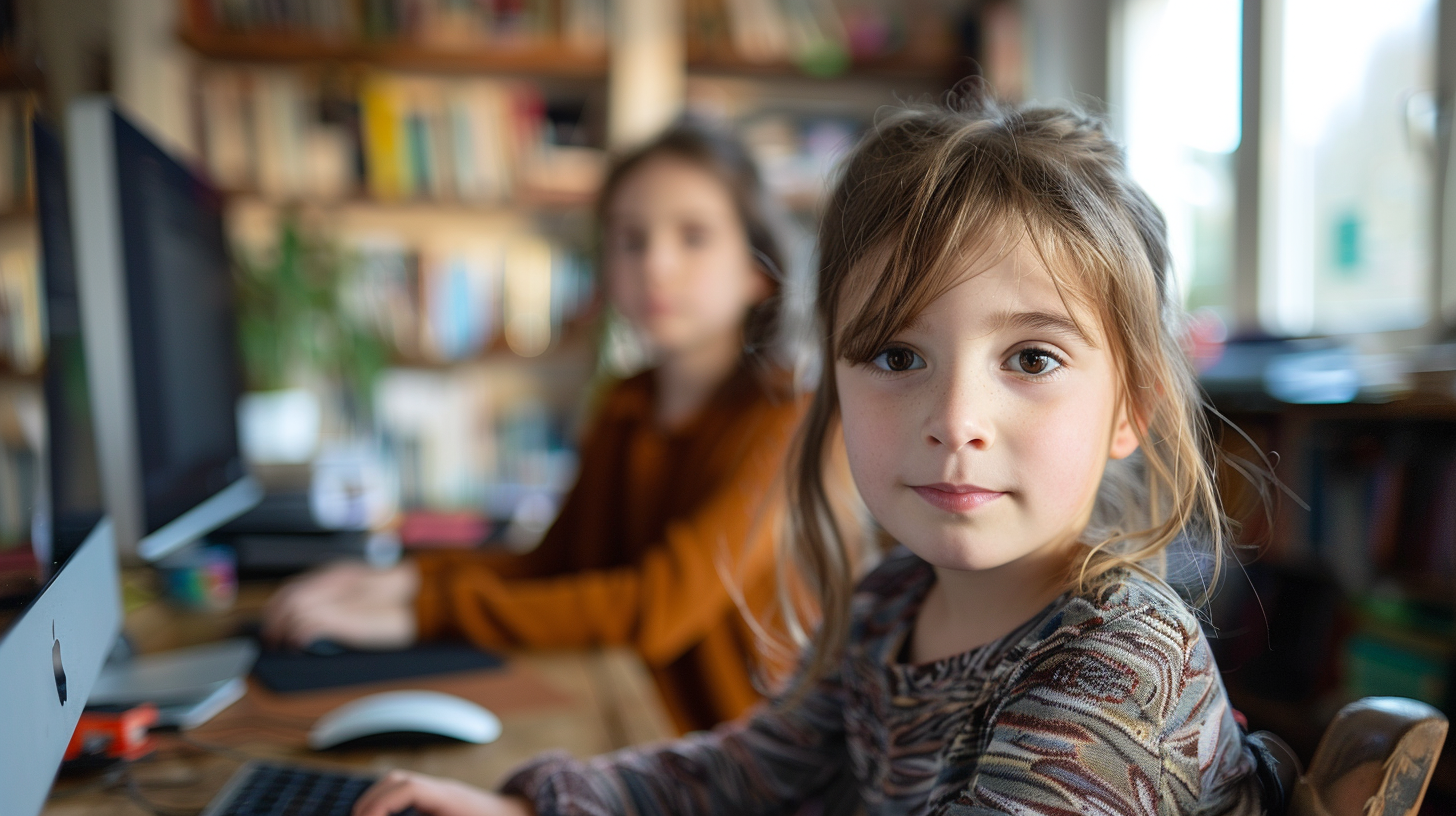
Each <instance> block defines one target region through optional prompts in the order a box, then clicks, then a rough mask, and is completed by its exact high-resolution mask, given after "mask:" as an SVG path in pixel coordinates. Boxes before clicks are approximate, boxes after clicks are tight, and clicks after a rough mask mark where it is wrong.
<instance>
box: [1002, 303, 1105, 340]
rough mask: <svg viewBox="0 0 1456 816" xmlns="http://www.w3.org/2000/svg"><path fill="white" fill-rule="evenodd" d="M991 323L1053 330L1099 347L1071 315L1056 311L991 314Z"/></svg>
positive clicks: (1010, 326) (1027, 329)
mask: <svg viewBox="0 0 1456 816" xmlns="http://www.w3.org/2000/svg"><path fill="white" fill-rule="evenodd" d="M990 325H992V326H995V327H996V328H998V329H1022V330H1024V331H1032V332H1051V333H1053V334H1060V335H1063V336H1065V337H1068V338H1071V339H1072V340H1076V341H1078V342H1080V343H1082V344H1083V345H1085V346H1087V347H1089V348H1097V344H1095V343H1093V342H1092V340H1091V338H1089V337H1087V335H1086V333H1085V332H1083V331H1082V329H1081V328H1079V327H1078V326H1077V324H1076V323H1075V322H1074V321H1073V320H1072V319H1071V318H1070V317H1067V316H1066V315H1062V314H1057V313H1055V312H1039V311H1032V312H1000V313H998V314H995V315H992V316H991V323H990Z"/></svg>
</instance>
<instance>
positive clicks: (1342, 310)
mask: <svg viewBox="0 0 1456 816" xmlns="http://www.w3.org/2000/svg"><path fill="white" fill-rule="evenodd" d="M1436 6H1437V0H1380V2H1376V3H1371V2H1366V0H1283V2H1282V3H1279V4H1274V7H1272V8H1271V9H1270V10H1269V12H1268V14H1267V15H1266V17H1265V20H1264V26H1265V28H1264V30H1265V38H1266V41H1271V42H1272V43H1274V44H1275V45H1277V54H1276V55H1275V59H1273V60H1270V59H1268V56H1269V55H1267V54H1266V61H1265V64H1266V65H1269V64H1270V63H1272V64H1273V68H1272V69H1271V70H1266V73H1265V76H1264V77H1263V88H1264V89H1265V99H1264V103H1263V106H1262V107H1263V110H1264V132H1263V138H1264V140H1265V153H1264V157H1263V158H1264V162H1263V166H1262V168H1261V176H1262V178H1261V179H1260V183H1261V185H1262V187H1261V190H1260V197H1261V198H1260V219H1261V221H1262V226H1263V228H1262V229H1261V234H1262V236H1263V238H1262V239H1261V246H1260V248H1259V250H1260V263H1259V273H1260V286H1259V289H1260V316H1261V318H1262V321H1263V323H1264V324H1265V326H1266V327H1267V328H1269V329H1270V330H1272V331H1274V332H1276V333H1279V334H1290V335H1300V334H1309V333H1321V334H1324V333H1343V332H1361V331H1384V330H1391V329H1408V328H1415V327H1418V326H1420V325H1422V324H1424V323H1425V322H1426V321H1427V319H1428V318H1429V317H1431V315H1432V310H1431V303H1432V298H1431V294H1432V292H1433V287H1432V280H1433V275H1434V271H1435V270H1434V258H1433V252H1432V249H1433V243H1434V242H1433V235H1432V226H1433V221H1434V219H1433V217H1432V212H1433V206H1434V192H1435V191H1434V183H1433V181H1434V178H1435V174H1436V169H1435V161H1436V150H1435V102H1434V95H1433V93H1432V90H1433V88H1434V87H1435V81H1436V66H1435V61H1436Z"/></svg>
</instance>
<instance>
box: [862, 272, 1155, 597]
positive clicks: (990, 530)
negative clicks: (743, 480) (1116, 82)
mask: <svg viewBox="0 0 1456 816" xmlns="http://www.w3.org/2000/svg"><path fill="white" fill-rule="evenodd" d="M1077 317H1078V321H1077V323H1080V324H1081V326H1082V327H1083V328H1084V329H1085V330H1087V331H1089V332H1095V333H1094V334H1092V336H1083V334H1082V333H1081V332H1079V331H1078V330H1077V328H1076V324H1074V323H1073V321H1072V315H1071V314H1069V313H1068V311H1067V306H1066V305H1065V304H1064V303H1063V302H1062V298H1061V296H1060V295H1059V294H1058V292H1057V289H1056V287H1055V286H1054V285H1053V283H1052V278H1051V276H1050V274H1048V272H1047V271H1046V269H1045V267H1043V266H1042V265H1041V262H1040V261H1039V260H1038V258H1037V257H1036V255H1035V253H1033V252H1031V251H1029V250H1028V249H1026V248H1025V247H1024V246H1023V247H1018V248H1017V249H1016V251H1014V252H1012V253H1011V254H1010V255H1009V256H1007V257H1006V258H1005V259H1004V260H1002V261H1001V262H999V263H997V264H996V265H995V266H992V267H990V268H989V269H987V270H985V271H983V272H981V273H980V274H977V275H975V276H973V277H970V278H967V279H966V280H965V281H963V282H962V283H960V284H958V285H957V286H955V287H954V288H953V289H951V290H950V291H948V292H946V293H945V294H944V295H942V296H941V297H940V298H938V299H937V300H935V301H934V302H932V303H931V305H930V306H929V307H928V308H926V309H925V311H923V312H921V313H920V315H919V317H918V318H917V319H916V320H915V321H914V323H913V324H912V325H911V326H910V327H909V328H907V329H906V330H905V331H903V332H901V333H899V334H898V335H896V336H895V337H894V338H893V339H892V340H891V341H890V342H889V343H887V344H886V345H885V346H884V347H883V348H882V349H881V350H880V351H879V354H878V356H877V357H875V358H874V360H872V361H871V362H869V363H865V364H856V363H850V362H846V361H844V360H840V361H839V362H837V363H836V365H835V376H836V378H837V380H838V393H839V405H840V411H841V414H842V417H843V429H844V442H845V448H846V450H847V452H848V455H849V465H850V470H851V472H852V473H853V474H854V480H855V484H856V485H857V486H858V487H859V491H860V494H861V495H862V496H863V498H864V501H865V504H866V505H867V506H868V508H869V510H870V512H871V513H872V514H873V515H874V517H875V519H876V521H878V522H879V523H880V525H881V526H882V527H883V528H884V529H885V530H886V531H887V532H888V533H889V534H890V535H892V536H894V538H895V539H896V540H897V541H899V542H901V543H903V544H904V545H906V546H907V547H909V548H910V549H911V550H913V551H914V552H915V553H916V554H917V555H919V556H920V557H922V558H924V559H925V560H926V561H929V562H930V563H931V564H934V565H936V566H938V567H943V568H947V569H956V570H986V569H992V568H995V567H999V566H1002V565H1004V564H1008V563H1011V562H1013V561H1016V560H1018V559H1021V558H1023V557H1024V556H1027V555H1030V554H1033V553H1041V554H1043V555H1049V556H1058V557H1060V553H1061V552H1063V551H1064V548H1068V545H1070V544H1071V543H1072V542H1073V541H1075V540H1076V537H1077V536H1078V535H1079V534H1080V533H1081V531H1082V529H1083V528H1084V527H1085V526H1086V525H1087V521H1088V519H1089V518H1090V517H1091V512H1092V505H1093V501H1094V499H1095V498H1096V494H1097V485H1098V482H1099V481H1100V479H1101V477H1102V471H1103V468H1104V466H1105V465H1106V463H1107V460H1108V458H1109V457H1111V458H1122V457H1125V456H1128V455H1129V454H1131V453H1132V452H1133V451H1134V450H1136V449H1137V444H1138V443H1137V437H1136V434H1135V431H1134V428H1133V427H1132V424H1131V423H1130V422H1129V421H1128V419H1127V417H1126V416H1125V415H1124V413H1123V412H1122V411H1121V410H1120V409H1119V408H1118V399H1117V397H1118V392H1117V385H1116V379H1115V369H1114V360H1113V357H1112V355H1111V353H1110V352H1109V350H1108V343H1107V341H1106V340H1105V338H1104V337H1102V336H1101V334H1100V331H1098V330H1097V321H1096V320H1095V319H1093V318H1091V316H1088V315H1082V314H1080V313H1079V314H1078V315H1077ZM1066 551H1068V552H1069V549H1068V550H1066Z"/></svg>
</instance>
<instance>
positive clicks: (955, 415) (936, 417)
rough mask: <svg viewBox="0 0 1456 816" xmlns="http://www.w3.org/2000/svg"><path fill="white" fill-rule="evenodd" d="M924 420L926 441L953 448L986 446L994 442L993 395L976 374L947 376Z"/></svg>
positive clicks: (979, 447)
mask: <svg viewBox="0 0 1456 816" xmlns="http://www.w3.org/2000/svg"><path fill="white" fill-rule="evenodd" d="M938 390H939V393H938V394H936V397H935V399H934V401H933V403H932V405H931V410H930V413H929V415H928V416H927V417H926V422H925V441H926V443H927V444H929V445H931V446H933V447H944V448H945V449H946V450H947V451H950V452H954V451H958V450H960V449H961V448H964V447H966V446H970V447H971V448H974V449H976V450H985V449H986V448H988V447H990V446H991V444H992V443H993V442H995V433H994V427H993V424H992V422H991V421H990V412H989V410H988V409H989V407H990V401H991V399H990V395H989V394H987V393H985V392H986V388H985V385H984V384H978V383H976V382H975V381H974V379H973V378H970V377H963V376H957V377H953V378H948V380H947V381H946V382H944V383H942V384H941V387H940V388H939V389H938Z"/></svg>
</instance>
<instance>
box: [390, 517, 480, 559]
mask: <svg viewBox="0 0 1456 816" xmlns="http://www.w3.org/2000/svg"><path fill="white" fill-rule="evenodd" d="M490 527H491V525H490V520H489V519H487V518H486V517H485V516H482V515H480V514H479V513H470V512H455V513H437V512H431V511H428V510H414V511H411V512H408V513H405V515H404V521H403V523H401V524H400V528H399V540H400V542H401V543H402V544H404V546H406V547H410V548H421V549H462V550H468V549H473V548H475V547H479V546H480V545H481V544H482V543H484V542H485V540H486V538H487V537H489V536H490Z"/></svg>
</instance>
